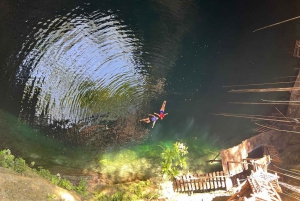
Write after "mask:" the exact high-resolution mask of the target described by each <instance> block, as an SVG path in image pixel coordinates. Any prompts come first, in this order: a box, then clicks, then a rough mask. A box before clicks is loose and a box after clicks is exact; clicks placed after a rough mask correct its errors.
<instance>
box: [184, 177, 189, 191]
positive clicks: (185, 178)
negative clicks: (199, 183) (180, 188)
mask: <svg viewBox="0 0 300 201" xmlns="http://www.w3.org/2000/svg"><path fill="white" fill-rule="evenodd" d="M183 183H184V191H188V190H189V187H188V184H187V176H186V175H183Z"/></svg>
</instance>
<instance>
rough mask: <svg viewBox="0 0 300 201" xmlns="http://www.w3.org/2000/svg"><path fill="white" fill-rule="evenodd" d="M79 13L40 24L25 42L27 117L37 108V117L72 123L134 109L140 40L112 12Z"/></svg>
mask: <svg viewBox="0 0 300 201" xmlns="http://www.w3.org/2000/svg"><path fill="white" fill-rule="evenodd" d="M78 9H80V8H78ZM78 9H76V10H74V11H72V12H70V13H68V14H67V15H65V16H56V17H55V18H54V19H51V20H46V21H45V22H40V24H39V25H38V27H36V29H34V31H33V32H32V33H31V34H30V35H29V36H28V37H29V39H28V41H27V42H26V43H24V45H23V48H22V50H21V51H20V53H19V55H21V54H24V55H25V58H24V60H23V62H22V64H21V66H20V68H19V71H18V73H17V78H18V79H24V78H25V79H27V77H28V78H29V79H27V81H26V86H25V90H24V95H23V100H22V101H23V105H22V111H21V114H22V115H28V113H29V111H28V109H29V110H32V109H34V110H35V114H34V115H35V116H40V115H49V116H51V118H52V119H56V120H59V119H68V120H69V121H70V122H73V123H78V122H79V121H80V120H82V119H85V118H86V117H89V116H91V115H92V114H107V113H108V112H110V116H111V118H113V117H115V116H116V115H118V114H120V112H122V109H121V108H120V107H119V105H124V106H126V107H128V106H130V105H134V104H135V103H136V100H139V98H137V97H139V96H141V95H142V93H143V83H144V82H145V77H144V76H143V75H141V74H139V73H138V67H139V66H138V64H137V63H138V62H137V61H138V60H139V57H138V56H136V55H135V53H136V52H139V53H140V54H141V52H140V44H139V41H138V39H136V38H135V36H134V34H133V33H132V31H131V30H130V29H128V28H127V27H126V26H125V25H123V24H122V23H121V22H120V20H118V19H117V16H116V15H115V14H113V13H112V12H110V11H108V12H107V13H102V12H99V11H94V12H92V13H89V14H86V13H77V12H76V11H77V10H78ZM30 107H34V108H30ZM123 110H124V108H123Z"/></svg>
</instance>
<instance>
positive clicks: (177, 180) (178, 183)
mask: <svg viewBox="0 0 300 201" xmlns="http://www.w3.org/2000/svg"><path fill="white" fill-rule="evenodd" d="M180 179H181V177H179V179H176V190H177V192H179V191H181V185H180Z"/></svg>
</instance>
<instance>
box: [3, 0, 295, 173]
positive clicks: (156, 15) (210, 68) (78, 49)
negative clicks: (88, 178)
mask: <svg viewBox="0 0 300 201" xmlns="http://www.w3.org/2000/svg"><path fill="white" fill-rule="evenodd" d="M298 10H299V3H298V2H297V1H290V2H289V3H288V4H287V3H286V2H285V1H283V0H280V1H276V2H274V1H271V0H266V1H263V2H262V1H221V0H220V1H217V0H213V1H200V0H199V1H196V0H187V1H185V0H174V1H166V0H153V1H134V0H132V1H129V0H125V1H80V0H78V1H63V2H62V1H55V0H50V1H46V2H44V1H27V0H23V1H13V2H12V1H8V0H2V1H1V2H0V28H1V33H0V72H1V74H0V94H1V99H0V109H1V111H3V112H2V113H1V114H2V115H1V117H0V118H1V125H2V127H3V128H5V129H2V130H1V131H0V138H1V140H2V143H0V145H1V147H0V148H1V149H3V148H10V149H12V150H14V151H15V152H16V153H17V154H19V155H21V156H23V157H24V158H29V159H30V160H36V161H39V163H40V164H43V165H48V166H55V165H64V166H67V167H74V166H80V165H79V164H77V162H74V161H73V162H66V161H68V159H69V158H73V159H74V158H75V159H76V160H75V161H80V162H79V163H82V161H83V162H84V163H86V161H97V160H99V157H100V158H101V156H98V154H100V153H103V151H105V150H106V151H107V150H111V149H113V148H114V147H115V145H117V147H126V148H132V149H135V148H134V147H131V146H134V145H136V144H139V143H142V142H144V145H145V147H147V146H150V145H151V146H152V145H153V144H154V145H155V144H159V143H166V142H171V143H172V142H174V141H178V140H180V141H188V140H190V139H194V141H193V143H195V144H188V146H191V147H194V149H191V150H194V153H191V154H192V155H193V154H194V155H197V154H199V155H201V154H200V153H197V151H196V150H197V147H198V148H199V149H200V150H201V147H202V146H203V143H207V144H208V147H210V148H207V149H205V150H208V149H211V150H213V151H212V152H213V153H214V152H215V150H217V149H220V148H224V147H229V146H232V145H233V144H234V143H236V142H238V141H239V140H243V139H245V138H247V137H249V136H251V135H253V134H254V132H253V129H255V128H256V127H255V125H254V124H253V123H251V122H250V121H249V120H245V119H237V118H230V117H220V116H214V115H211V114H210V113H220V112H224V113H225V112H228V113H240V114H260V115H266V114H270V113H272V112H274V111H275V107H274V106H258V105H254V106H253V105H233V104H229V103H228V102H238V101H240V102H259V101H260V100H261V99H271V100H288V99H289V93H260V94H257V93H247V94H235V93H229V92H228V91H229V90H230V89H231V88H224V87H223V86H226V85H234V84H240V85H241V84H251V83H263V82H276V81H291V80H293V79H274V78H276V77H284V76H295V75H297V73H298V71H296V70H295V69H294V68H296V67H297V62H298V61H297V59H296V58H293V57H292V52H293V48H294V43H295V40H296V39H299V38H297V37H299V25H298V24H299V20H294V21H290V22H288V23H285V24H281V25H278V26H274V27H271V28H268V29H265V30H261V31H258V32H255V33H253V32H252V31H253V30H255V29H257V28H260V27H263V26H266V25H269V24H273V23H276V22H279V21H283V20H286V19H289V18H292V17H295V16H297V15H298V14H297V13H299V12H298ZM273 86H274V85H273ZM273 86H267V87H273ZM285 86H292V85H283V84H282V85H280V87H285ZM276 87H279V86H278V85H276ZM163 100H166V101H167V106H166V112H168V113H169V115H168V116H166V117H165V119H164V120H163V121H158V122H157V123H156V126H155V127H154V129H151V126H150V125H145V124H143V123H140V122H139V121H138V120H139V119H141V118H144V117H146V116H147V114H149V113H153V112H158V111H159V109H160V106H161V104H162V102H163ZM277 108H278V109H280V110H281V111H282V112H283V113H284V110H285V107H284V106H280V107H277ZM8 117H9V118H8ZM17 122H19V123H20V124H17ZM23 123H24V125H23ZM21 124H22V125H21ZM18 127H22V128H23V127H24V128H25V127H26V131H25V130H24V129H19V130H18ZM107 128H108V129H107ZM27 135H28V136H27ZM26 136H27V137H26ZM33 136H35V138H33ZM49 139H51V140H49ZM197 140H198V141H197ZM198 142H199V143H198ZM151 146H150V147H151ZM155 146H156V145H155ZM140 149H141V150H143V149H144V148H140ZM151 149H156V148H151ZM68 150H70V151H68ZM145 150H147V149H146V148H145ZM136 152H138V151H136ZM141 152H143V151H141ZM91 153H94V154H91ZM203 153H205V151H203ZM150 155H151V154H150ZM37 158H39V159H37ZM43 159H45V161H44V160H43ZM71 161H72V160H71ZM83 168H84V167H83Z"/></svg>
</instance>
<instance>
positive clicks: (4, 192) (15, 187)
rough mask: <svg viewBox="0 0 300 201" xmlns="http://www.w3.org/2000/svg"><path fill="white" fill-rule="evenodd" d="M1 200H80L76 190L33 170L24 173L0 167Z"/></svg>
mask: <svg viewBox="0 0 300 201" xmlns="http://www.w3.org/2000/svg"><path fill="white" fill-rule="evenodd" d="M0 200H1V201H16V200H18V201H31V200H32V201H44V200H45V201H48V200H49V201H50V200H51V201H54V200H65V201H80V200H81V198H80V197H79V196H78V195H77V194H76V193H74V192H70V191H67V190H65V189H62V188H60V187H57V186H55V185H53V184H51V183H50V182H48V181H46V180H44V179H41V178H40V177H38V176H37V175H35V174H34V173H31V172H25V173H24V174H23V175H21V174H18V173H15V172H14V171H12V170H10V169H7V168H3V167H0Z"/></svg>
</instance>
